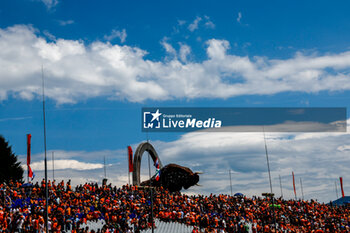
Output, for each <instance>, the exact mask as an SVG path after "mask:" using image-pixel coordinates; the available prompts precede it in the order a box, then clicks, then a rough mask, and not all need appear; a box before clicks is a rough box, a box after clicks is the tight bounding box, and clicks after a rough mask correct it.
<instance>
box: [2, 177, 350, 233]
mask: <svg viewBox="0 0 350 233" xmlns="http://www.w3.org/2000/svg"><path fill="white" fill-rule="evenodd" d="M48 190H49V194H48V195H49V201H48V219H49V220H48V229H49V231H50V232H67V231H69V232H73V233H75V232H95V231H94V230H90V229H86V228H83V227H82V224H83V223H86V222H87V221H97V220H99V219H103V220H104V221H105V223H106V224H105V225H104V227H103V228H102V229H101V230H98V231H101V232H114V233H116V232H140V231H142V230H144V229H147V228H151V227H152V224H151V222H152V221H151V219H152V216H151V213H152V212H151V206H152V203H151V201H150V200H151V198H150V189H145V188H141V187H137V186H129V185H125V186H122V187H119V188H117V187H112V185H102V186H98V185H97V184H96V183H86V184H84V185H78V186H76V187H75V188H74V189H73V188H72V187H71V184H70V181H68V182H67V183H64V181H61V182H59V183H58V184H56V183H55V182H52V183H51V182H50V181H49V182H48ZM152 193H153V194H152V195H153V217H154V218H158V219H160V220H161V221H165V222H169V221H171V222H179V223H184V224H187V225H191V226H193V231H192V232H194V233H195V232H217V233H222V232H315V233H321V232H324V233H325V232H350V228H349V227H350V208H349V206H340V207H339V206H332V205H329V204H323V203H319V202H316V201H313V200H311V201H303V200H298V201H296V200H283V199H275V200H274V203H273V204H272V201H271V200H270V199H266V198H260V197H252V198H248V197H234V196H230V195H210V196H203V195H196V196H188V195H185V194H181V193H180V192H174V193H171V192H169V191H167V190H164V189H163V188H156V189H153V191H152ZM45 215H46V211H45V182H44V181H42V182H41V184H39V183H36V184H34V185H33V186H32V187H24V186H23V184H21V183H10V184H8V185H5V184H0V232H44V231H45V220H44V219H45ZM153 227H157V226H154V225H153Z"/></svg>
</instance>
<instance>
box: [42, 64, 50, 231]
mask: <svg viewBox="0 0 350 233" xmlns="http://www.w3.org/2000/svg"><path fill="white" fill-rule="evenodd" d="M41 77H42V91H43V120H44V151H45V159H44V164H45V228H46V233H48V226H49V224H48V220H49V213H48V204H49V203H48V200H49V190H48V187H47V156H46V119H45V84H44V67H43V66H41Z"/></svg>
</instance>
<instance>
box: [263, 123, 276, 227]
mask: <svg viewBox="0 0 350 233" xmlns="http://www.w3.org/2000/svg"><path fill="white" fill-rule="evenodd" d="M263 133H264V142H265V153H266V163H267V171H268V173H269V181H270V192H271V199H272V212H273V221H274V228H275V232H276V216H275V202H274V197H273V195H272V194H273V191H272V181H271V172H270V162H269V155H268V153H267V145H266V137H265V129H264V127H263Z"/></svg>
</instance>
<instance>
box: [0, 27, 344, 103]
mask: <svg viewBox="0 0 350 233" xmlns="http://www.w3.org/2000/svg"><path fill="white" fill-rule="evenodd" d="M121 34H123V33H122V32H121ZM122 38H124V37H123V36H121V39H122ZM124 39H125V38H124ZM206 44H207V49H206V53H207V55H208V58H207V59H204V60H202V61H199V62H191V61H189V60H188V59H187V56H188V55H189V51H190V49H191V48H190V47H189V46H188V45H186V46H185V45H184V46H180V49H179V51H177V50H176V49H175V48H174V47H172V46H171V44H169V43H168V42H167V41H166V40H163V42H162V45H163V46H164V48H165V50H166V51H167V53H168V54H172V55H173V56H171V58H170V59H169V57H167V59H165V60H158V61H157V60H148V59H146V58H145V55H146V54H147V53H148V52H147V51H145V50H142V49H140V48H138V47H131V46H127V45H124V46H120V45H112V44H111V43H109V42H105V43H104V42H99V41H96V42H93V43H91V44H87V45H86V44H84V42H83V41H81V40H66V39H61V38H56V39H55V40H54V41H52V42H49V41H47V40H46V39H45V38H43V37H40V36H38V35H37V34H36V31H35V29H33V28H31V27H29V26H23V25H17V26H14V27H9V28H6V29H0V50H1V51H2V52H1V54H0V62H1V64H2V66H1V67H0V100H4V99H6V98H7V97H8V96H9V95H13V96H15V97H17V98H22V99H28V100H30V99H32V98H35V96H37V95H40V93H41V78H40V77H41V65H42V64H43V65H44V75H45V78H46V89H47V91H46V93H47V96H48V98H51V99H54V100H55V101H56V102H57V103H59V104H60V103H74V102H77V101H80V100H83V99H87V98H92V97H97V96H105V97H108V98H113V99H116V98H117V99H126V100H128V101H133V102H141V101H144V100H146V99H152V100H169V99H176V98H187V99H192V98H229V97H234V96H240V95H268V94H276V93H280V92H287V91H296V92H307V93H317V92H319V91H344V90H350V82H349V69H350V52H349V51H345V52H343V53H337V54H326V55H317V54H313V55H304V54H302V53H297V54H296V55H295V56H294V57H292V58H288V59H278V60H277V59H268V58H266V57H258V56H256V57H253V58H249V57H247V56H237V55H234V54H230V53H229V52H228V49H229V48H230V43H229V42H228V41H226V40H217V39H211V40H208V41H207V42H206ZM175 55H176V56H175ZM179 87H181V88H179Z"/></svg>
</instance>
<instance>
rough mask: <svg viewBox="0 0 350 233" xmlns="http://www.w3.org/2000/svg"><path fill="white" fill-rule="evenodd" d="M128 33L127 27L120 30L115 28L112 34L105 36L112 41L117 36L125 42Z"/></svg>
mask: <svg viewBox="0 0 350 233" xmlns="http://www.w3.org/2000/svg"><path fill="white" fill-rule="evenodd" d="M126 37H127V34H126V31H125V29H123V30H122V31H118V30H115V29H113V30H112V32H111V34H110V35H105V36H104V38H105V39H106V40H108V41H112V40H114V39H115V38H119V39H120V42H121V43H124V42H125V40H126Z"/></svg>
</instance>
